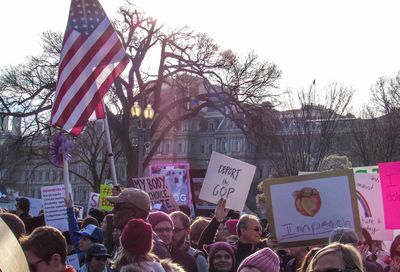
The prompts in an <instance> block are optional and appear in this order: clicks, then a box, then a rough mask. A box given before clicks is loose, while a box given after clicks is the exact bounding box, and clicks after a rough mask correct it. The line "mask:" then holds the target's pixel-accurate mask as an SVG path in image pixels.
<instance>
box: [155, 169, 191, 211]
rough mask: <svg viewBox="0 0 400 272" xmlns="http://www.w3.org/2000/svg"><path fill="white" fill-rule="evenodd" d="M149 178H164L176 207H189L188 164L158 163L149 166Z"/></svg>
mask: <svg viewBox="0 0 400 272" xmlns="http://www.w3.org/2000/svg"><path fill="white" fill-rule="evenodd" d="M149 169H150V176H160V175H161V176H165V179H166V181H167V183H168V188H169V190H170V191H171V193H172V195H173V196H174V198H175V201H176V203H177V204H178V205H187V206H189V207H191V197H190V182H189V180H190V177H189V164H188V163H158V164H152V165H150V166H149Z"/></svg>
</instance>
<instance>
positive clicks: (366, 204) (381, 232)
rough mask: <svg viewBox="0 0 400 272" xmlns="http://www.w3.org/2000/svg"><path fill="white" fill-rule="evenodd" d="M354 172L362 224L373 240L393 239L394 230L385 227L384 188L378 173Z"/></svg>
mask: <svg viewBox="0 0 400 272" xmlns="http://www.w3.org/2000/svg"><path fill="white" fill-rule="evenodd" d="M360 173H362V174H354V178H355V182H356V189H357V190H356V194H357V200H358V201H357V202H358V209H359V211H360V219H361V226H362V227H363V228H365V229H367V230H368V232H369V233H370V234H371V236H372V239H373V240H382V241H392V240H393V230H387V229H385V218H384V212H383V202H382V188H381V183H380V179H379V174H378V173H372V172H371V173H367V174H364V172H360Z"/></svg>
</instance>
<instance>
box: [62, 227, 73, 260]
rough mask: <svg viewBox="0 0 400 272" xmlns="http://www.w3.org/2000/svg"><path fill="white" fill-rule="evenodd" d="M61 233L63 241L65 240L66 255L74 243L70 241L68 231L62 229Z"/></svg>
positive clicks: (71, 249)
mask: <svg viewBox="0 0 400 272" xmlns="http://www.w3.org/2000/svg"><path fill="white" fill-rule="evenodd" d="M62 235H63V236H64V238H65V241H66V242H67V255H70V254H71V252H72V251H73V250H74V245H73V244H72V242H71V237H70V236H69V231H68V230H66V231H63V232H62Z"/></svg>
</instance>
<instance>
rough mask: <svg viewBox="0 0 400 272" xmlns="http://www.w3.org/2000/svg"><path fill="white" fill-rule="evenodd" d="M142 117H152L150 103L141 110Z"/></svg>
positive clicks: (152, 111) (152, 112)
mask: <svg viewBox="0 0 400 272" xmlns="http://www.w3.org/2000/svg"><path fill="white" fill-rule="evenodd" d="M143 115H144V119H149V120H151V119H153V117H154V110H153V108H152V107H151V105H150V104H147V107H146V108H145V109H144V111H143Z"/></svg>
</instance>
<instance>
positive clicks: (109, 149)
mask: <svg viewBox="0 0 400 272" xmlns="http://www.w3.org/2000/svg"><path fill="white" fill-rule="evenodd" d="M103 108H104V104H103ZM103 122H104V134H105V136H106V145H107V154H108V162H109V164H110V168H111V179H112V181H113V184H114V185H117V184H118V181H117V173H116V171H115V162H114V154H113V152H112V145H111V136H110V127H109V125H108V117H107V111H106V110H105V109H104V120H103Z"/></svg>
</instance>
